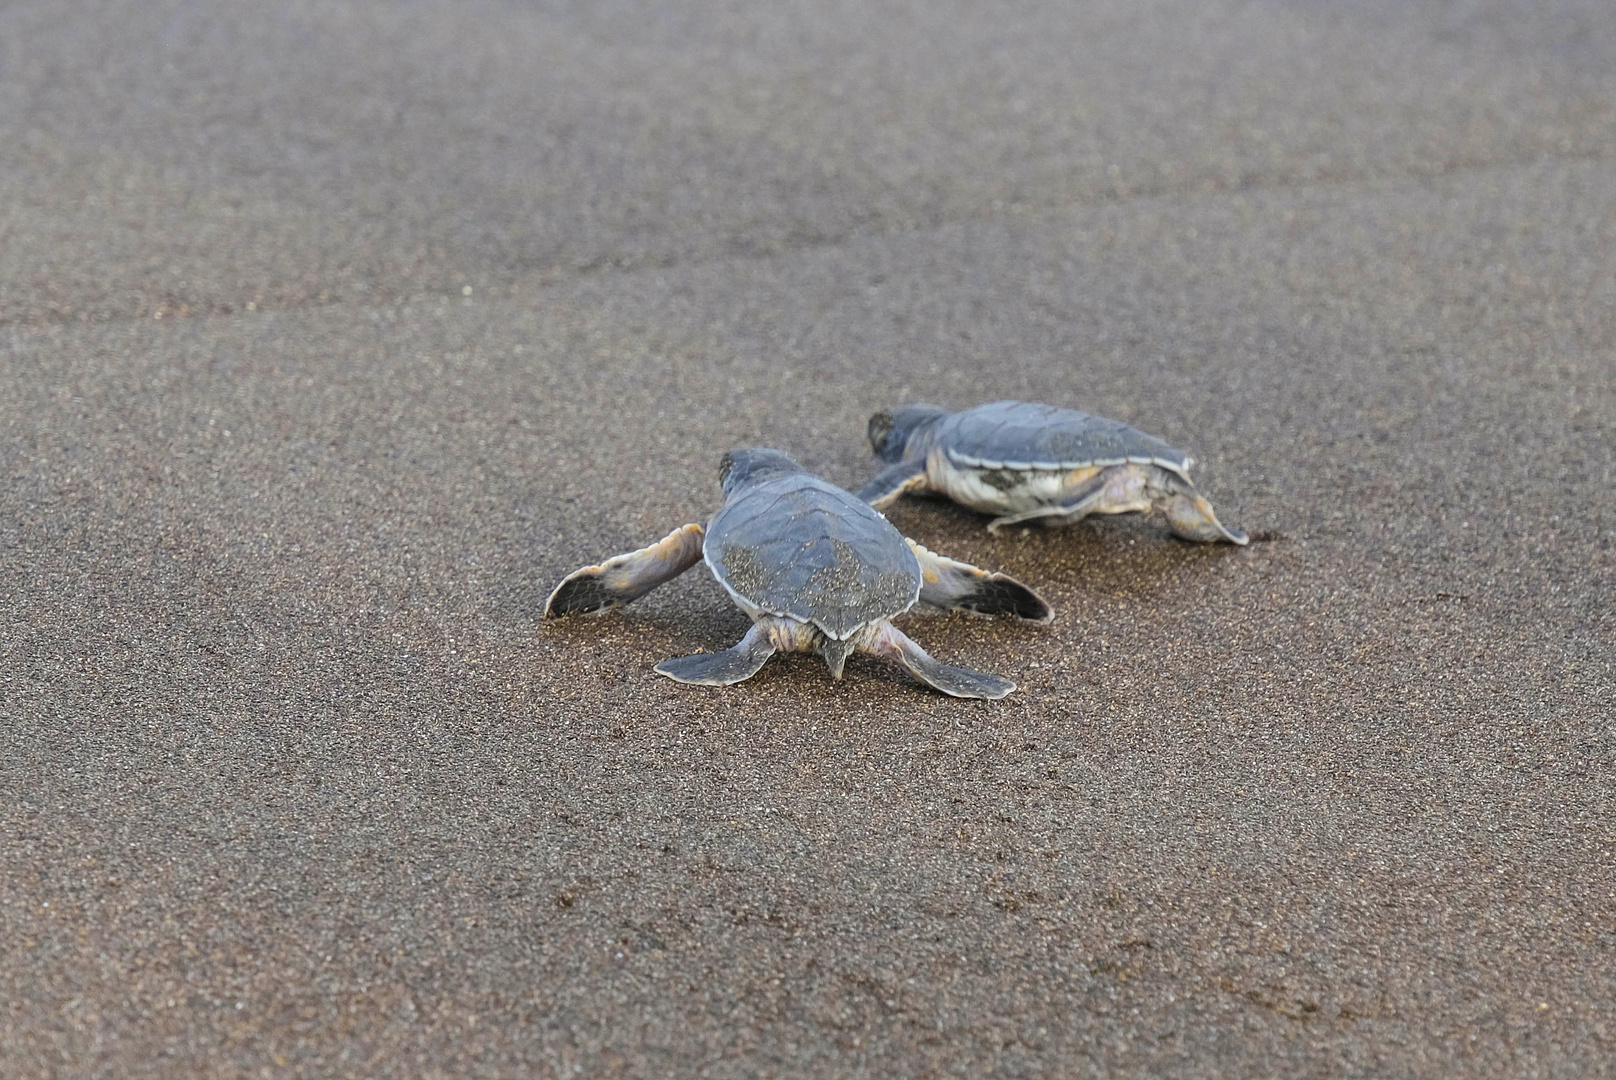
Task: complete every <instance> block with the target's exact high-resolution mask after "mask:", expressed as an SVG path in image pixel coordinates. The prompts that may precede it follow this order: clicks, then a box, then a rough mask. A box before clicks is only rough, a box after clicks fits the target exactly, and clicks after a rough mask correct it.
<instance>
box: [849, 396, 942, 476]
mask: <svg viewBox="0 0 1616 1080" xmlns="http://www.w3.org/2000/svg"><path fill="white" fill-rule="evenodd" d="M947 415H948V410H947V409H940V408H938V407H937V406H936V405H904V406H903V407H901V408H897V409H882V410H881V411H880V412H878V413H876V414H875V415H874V416H872V417H870V428H869V435H870V449H871V450H874V451H875V456H876V457H878V458H880V459H881V460H882V461H885V462H889V463H891V464H893V465H896V464H897V463H898V462H900V461H902V460H903V459H904V457H905V456H906V454H907V453H908V450H909V440H910V438H911V437H913V436H914V435H915V434H916V433H917V432H920V431H924V430H928V429H930V428H931V427H932V426H933V425H935V424H936V423H937V421H939V420H941V419H942V418H943V417H945V416H947Z"/></svg>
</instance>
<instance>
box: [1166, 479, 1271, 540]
mask: <svg viewBox="0 0 1616 1080" xmlns="http://www.w3.org/2000/svg"><path fill="white" fill-rule="evenodd" d="M1157 505H1158V506H1160V507H1161V509H1162V512H1163V513H1165V514H1166V515H1167V527H1168V528H1169V529H1171V530H1172V532H1173V534H1174V535H1175V536H1182V537H1183V538H1184V539H1186V540H1197V541H1199V542H1201V543H1203V544H1211V543H1216V542H1217V541H1219V540H1227V541H1228V542H1229V543H1231V544H1240V545H1242V546H1243V545H1245V544H1248V543H1250V542H1251V540H1250V538H1249V537H1248V536H1246V534H1245V533H1243V532H1241V531H1240V530H1239V529H1231V528H1229V527H1228V526H1226V525H1224V524H1223V523H1222V522H1221V521H1219V520H1218V515H1217V514H1215V513H1213V511H1212V504H1211V503H1209V502H1207V501H1206V498H1205V496H1203V495H1201V494H1200V493H1199V492H1197V491H1196V490H1195V489H1194V488H1190V489H1189V490H1188V491H1180V492H1177V493H1176V494H1173V495H1170V496H1168V497H1167V498H1165V499H1162V500H1161V501H1160V502H1158V503H1157Z"/></svg>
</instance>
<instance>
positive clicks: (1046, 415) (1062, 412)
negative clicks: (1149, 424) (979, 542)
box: [859, 401, 1247, 544]
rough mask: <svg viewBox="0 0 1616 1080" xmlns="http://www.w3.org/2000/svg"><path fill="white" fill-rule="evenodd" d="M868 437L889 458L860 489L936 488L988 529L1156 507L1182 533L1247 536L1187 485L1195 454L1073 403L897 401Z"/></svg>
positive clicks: (882, 500)
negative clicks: (960, 406)
mask: <svg viewBox="0 0 1616 1080" xmlns="http://www.w3.org/2000/svg"><path fill="white" fill-rule="evenodd" d="M869 435H870V445H871V446H872V447H873V448H874V449H875V453H876V456H877V457H879V458H881V460H883V461H886V462H889V465H888V466H887V468H885V469H883V470H882V471H881V472H880V473H878V474H876V477H875V479H873V480H871V481H870V482H869V483H868V484H866V485H865V486H864V489H863V490H862V491H860V492H859V497H860V498H862V499H863V500H864V501H866V502H868V503H869V504H870V505H871V506H874V507H877V508H882V507H885V506H887V505H889V504H890V503H891V502H893V501H894V500H895V499H897V497H898V496H899V495H902V494H903V493H904V492H922V491H935V492H938V493H939V494H943V495H947V496H948V497H949V498H951V499H953V500H954V501H955V502H959V503H964V504H965V505H966V506H969V507H972V508H973V509H976V510H983V511H986V512H987V513H990V514H998V515H1000V516H999V517H996V518H994V519H993V520H992V521H990V522H988V531H990V532H998V531H999V529H1001V528H1003V527H1004V526H1006V525H1015V524H1018V523H1020V522H1023V521H1027V522H1031V521H1036V522H1038V523H1039V524H1043V525H1070V524H1072V523H1074V522H1076V521H1079V520H1080V519H1082V518H1084V517H1086V516H1088V515H1089V514H1124V513H1127V512H1128V511H1130V510H1149V509H1150V508H1152V507H1154V508H1156V509H1157V510H1160V511H1162V512H1163V513H1165V514H1166V515H1167V527H1168V528H1169V529H1171V530H1172V531H1173V532H1174V533H1176V534H1178V535H1179V536H1182V537H1183V538H1184V539H1186V540H1199V541H1202V542H1204V543H1211V542H1213V541H1217V540H1227V541H1228V542H1230V543H1232V544H1244V543H1246V542H1247V538H1246V534H1245V533H1243V532H1241V531H1240V530H1239V529H1229V528H1225V527H1224V526H1223V525H1222V524H1221V523H1220V522H1219V521H1218V516H1217V515H1216V514H1215V513H1213V512H1212V504H1211V503H1209V502H1207V501H1206V499H1205V498H1203V497H1202V495H1201V493H1200V492H1199V491H1196V490H1195V485H1194V484H1192V483H1190V477H1189V467H1190V466H1191V465H1192V464H1194V459H1193V458H1191V457H1190V456H1189V455H1188V454H1186V453H1184V451H1182V450H1175V449H1173V448H1172V447H1171V446H1168V445H1167V444H1166V443H1164V442H1162V441H1161V440H1160V439H1158V438H1156V437H1155V436H1154V435H1146V434H1145V433H1144V432H1142V431H1140V430H1138V429H1137V428H1132V427H1129V426H1128V425H1127V424H1124V423H1121V422H1119V421H1116V420H1107V419H1105V418H1104V417H1099V416H1090V415H1089V414H1088V413H1083V412H1078V411H1077V410H1076V409H1062V408H1057V407H1056V406H1054V405H1033V404H1029V403H1027V402H1024V401H995V402H994V403H993V404H991V405H978V406H977V407H976V408H974V409H966V410H965V411H964V412H957V413H951V412H949V411H948V410H946V409H939V408H938V407H937V406H935V405H905V406H904V407H903V408H901V409H893V410H891V411H885V412H878V413H876V414H875V415H874V416H872V417H870V429H869Z"/></svg>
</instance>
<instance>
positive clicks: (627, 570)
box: [544, 524, 705, 619]
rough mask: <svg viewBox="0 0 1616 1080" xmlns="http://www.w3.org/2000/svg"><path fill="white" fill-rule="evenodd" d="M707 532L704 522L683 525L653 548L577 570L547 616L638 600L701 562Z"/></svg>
mask: <svg viewBox="0 0 1616 1080" xmlns="http://www.w3.org/2000/svg"><path fill="white" fill-rule="evenodd" d="M704 535H705V533H704V532H703V530H702V527H701V526H700V525H694V524H692V525H681V526H680V527H679V528H677V529H675V530H673V532H671V533H669V534H668V535H667V536H665V537H663V538H662V539H661V540H658V541H657V542H656V543H654V544H652V545H651V546H650V547H643V548H641V549H640V550H638V551H630V552H628V553H627V554H625V555H614V556H612V557H611V558H610V559H607V560H606V561H605V562H603V563H600V564H599V565H597V566H586V567H584V568H583V569H581V570H574V571H573V572H572V573H570V574H568V575H567V576H566V577H564V578H562V579H561V584H559V585H557V586H556V587H555V591H554V592H552V593H551V594H550V599H549V600H548V601H547V602H546V603H545V605H544V617H545V618H547V619H553V618H555V617H557V616H559V615H569V614H572V613H573V612H587V611H605V610H606V609H607V608H614V607H621V606H622V605H624V604H627V603H629V602H630V601H633V600H638V599H639V598H640V597H642V596H644V595H645V594H646V593H648V592H650V591H651V590H652V589H654V588H656V587H657V586H658V585H662V584H665V583H667V582H669V581H672V580H673V579H674V578H676V577H678V576H679V575H680V574H682V573H684V572H685V571H686V570H689V569H690V568H691V567H692V566H694V565H696V563H697V562H699V561H701V542H702V537H703V536H704Z"/></svg>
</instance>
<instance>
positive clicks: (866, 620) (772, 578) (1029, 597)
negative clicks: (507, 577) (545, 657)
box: [544, 449, 1052, 698]
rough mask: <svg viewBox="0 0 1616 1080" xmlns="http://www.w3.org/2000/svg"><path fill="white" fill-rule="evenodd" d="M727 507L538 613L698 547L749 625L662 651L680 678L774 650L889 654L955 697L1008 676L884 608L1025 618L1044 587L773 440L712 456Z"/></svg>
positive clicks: (601, 593)
mask: <svg viewBox="0 0 1616 1080" xmlns="http://www.w3.org/2000/svg"><path fill="white" fill-rule="evenodd" d="M719 483H720V484H721V485H722V486H723V489H724V505H723V506H722V507H721V508H719V511H718V513H716V514H714V515H713V518H712V520H711V521H709V522H708V523H707V528H706V529H703V528H702V527H701V526H700V525H685V526H682V527H680V528H678V529H675V530H674V531H673V532H672V533H670V534H668V536H667V537H666V538H664V539H663V540H661V541H660V542H658V543H655V544H652V545H651V546H650V547H647V548H641V549H640V550H639V551H631V552H629V553H628V554H626V555H618V556H616V557H615V558H611V559H607V560H606V561H605V562H603V563H601V564H600V565H598V566H586V567H584V568H583V569H581V570H578V571H575V572H574V573H571V574H569V575H567V577H566V578H565V579H563V580H562V582H561V584H560V585H558V586H556V589H555V591H554V592H553V593H551V594H550V600H549V602H548V603H547V604H546V605H545V609H544V614H545V617H546V618H551V617H554V616H558V615H566V614H568V613H571V612H575V611H579V612H581V611H604V610H606V609H608V608H613V607H617V606H619V605H622V604H626V603H628V602H629V601H631V600H634V599H637V598H638V597H641V596H644V595H645V594H646V593H648V592H650V591H651V590H652V589H654V588H656V587H657V586H658V585H661V584H663V583H664V582H667V581H671V580H673V579H674V578H676V577H678V576H679V575H680V574H682V573H684V572H685V571H686V570H688V569H690V567H692V566H694V565H695V564H696V562H697V560H699V559H705V560H706V562H707V568H708V569H709V570H711V571H712V572H713V576H714V577H715V578H717V579H718V583H719V584H720V585H722V586H724V588H725V589H726V590H728V592H729V594H730V596H731V598H733V599H734V601H735V603H736V604H737V605H738V606H739V607H740V609H741V610H742V611H744V612H746V613H747V614H748V615H750V616H752V620H753V625H752V629H751V630H749V631H747V634H746V636H745V637H744V638H742V639H741V641H740V643H739V644H738V645H736V646H734V647H733V648H730V649H727V650H725V651H724V652H720V653H710V654H702V655H697V656H686V657H681V658H679V659H676V660H664V661H662V663H660V664H658V665H657V666H656V670H657V671H659V672H661V673H662V674H663V675H667V676H668V677H670V678H673V679H677V680H678V681H679V682H686V683H704V684H707V685H710V686H728V685H730V684H731V683H738V682H740V681H742V680H743V679H749V678H751V677H752V676H753V675H755V674H757V671H758V669H759V668H761V667H762V666H763V664H764V662H765V661H766V660H768V658H769V657H770V656H772V655H774V653H775V652H777V651H779V652H817V653H818V654H819V655H820V656H823V657H824V658H825V663H826V664H827V665H829V666H830V672H831V675H832V676H833V677H834V678H837V679H840V678H841V677H842V665H843V664H844V663H846V662H847V657H848V655H849V654H850V653H852V652H854V651H858V652H866V653H871V654H873V655H875V656H883V657H887V658H888V659H892V660H896V661H897V662H898V663H900V664H902V665H903V666H904V667H905V668H907V669H908V670H909V671H910V673H911V674H913V675H914V676H915V677H916V678H918V679H919V680H920V681H921V682H924V683H926V684H928V685H930V686H933V687H936V688H937V689H938V690H941V691H942V692H943V693H945V694H952V695H953V696H954V697H968V698H1002V697H1004V696H1005V695H1006V694H1008V693H1010V691H1012V690H1014V689H1015V688H1016V684H1015V683H1013V682H1011V681H1010V680H1009V679H1005V678H1001V677H999V676H998V675H988V674H986V673H984V672H980V671H972V670H970V669H969V668H961V667H952V666H950V665H948V664H944V663H940V662H939V661H937V660H933V659H932V658H931V657H930V656H928V655H927V654H926V651H925V650H924V649H922V648H921V647H920V646H919V645H916V644H915V643H914V642H913V641H910V640H909V639H908V638H907V637H905V636H904V635H903V634H902V633H900V632H899V631H898V629H897V628H896V627H894V626H893V625H892V624H891V623H890V622H889V621H888V620H890V619H891V618H893V617H894V616H897V615H901V614H903V613H904V612H906V611H908V610H909V609H910V608H911V607H913V606H914V605H915V604H916V603H917V602H919V603H923V604H928V605H933V606H936V607H953V608H964V609H966V610H968V611H974V612H978V613H980V614H983V615H1015V616H1017V617H1019V618H1022V619H1027V620H1030V621H1032V622H1048V621H1049V619H1050V618H1051V617H1052V616H1051V613H1050V610H1049V605H1048V604H1047V603H1045V602H1044V600H1043V598H1042V597H1040V596H1039V595H1038V594H1037V593H1035V592H1033V591H1032V590H1031V589H1029V588H1027V587H1026V586H1025V585H1023V584H1021V582H1019V581H1016V580H1015V579H1014V578H1011V577H1007V576H1006V575H1004V574H990V573H988V572H986V571H984V570H979V569H977V568H976V567H974V566H969V565H967V564H965V563H961V562H955V561H954V560H952V559H945V558H943V557H942V556H941V555H934V554H932V553H931V552H930V551H927V550H926V549H925V548H923V547H921V546H920V545H919V544H917V543H915V542H914V541H913V540H910V539H907V538H906V537H905V536H904V535H903V534H902V533H900V532H898V530H897V529H895V528H893V527H892V525H891V524H890V523H889V522H888V521H887V519H886V518H884V517H882V516H881V515H880V514H879V513H877V512H876V511H875V510H872V509H870V507H869V506H867V505H866V504H865V503H863V502H861V501H860V500H858V499H856V498H854V497H853V496H852V495H851V494H849V493H848V492H846V491H843V490H842V489H841V488H839V487H836V486H835V485H834V484H830V483H828V482H826V481H824V480H821V479H820V478H819V477H817V476H815V475H813V474H812V473H810V472H808V471H807V470H805V469H804V468H803V467H802V466H801V465H798V464H797V463H796V462H795V461H793V460H792V459H791V458H790V457H788V456H787V455H785V454H783V453H781V452H780V451H778V450H762V449H759V450H731V451H730V452H729V453H727V454H725V455H724V457H723V459H722V461H721V463H720V465H719Z"/></svg>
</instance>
